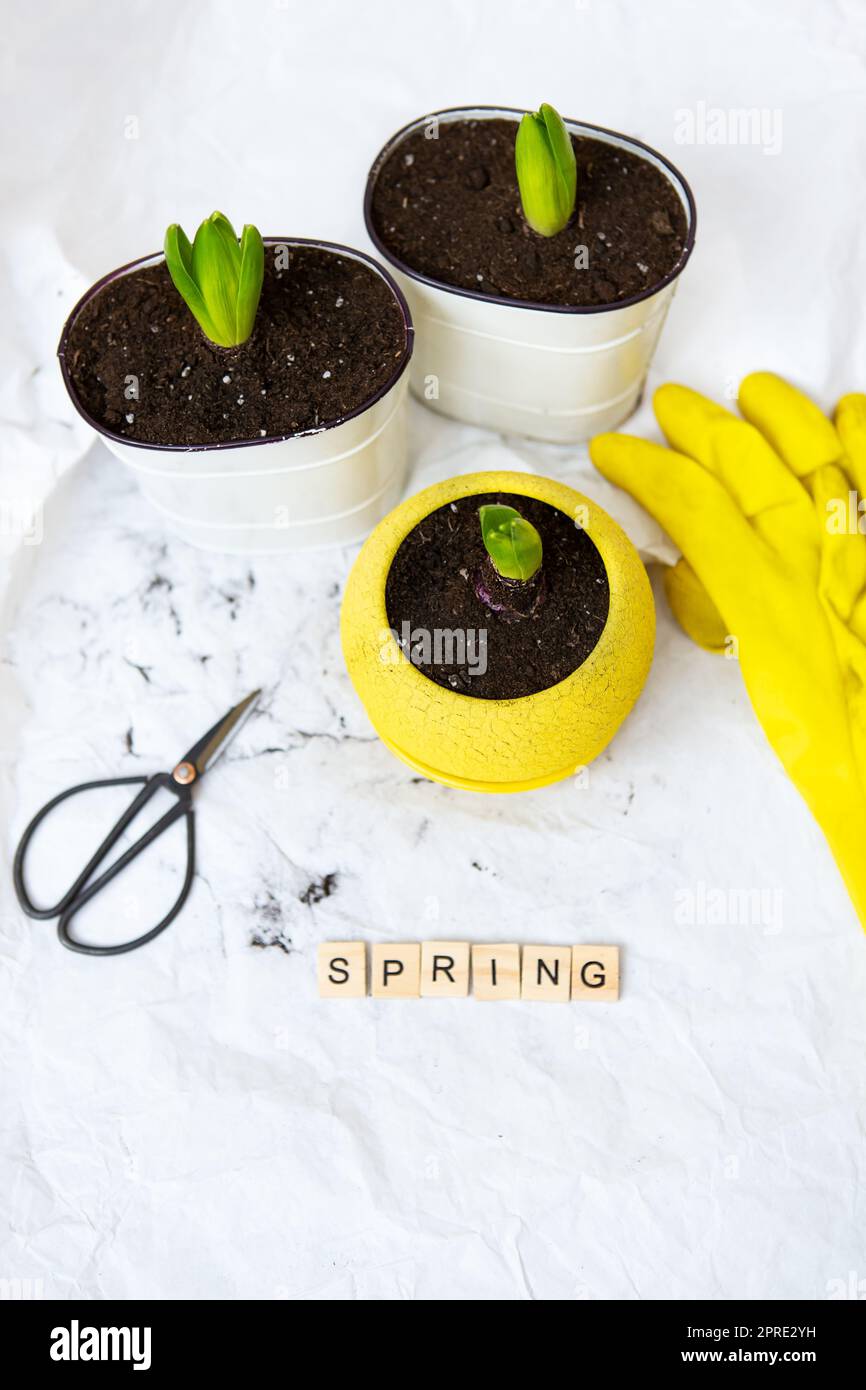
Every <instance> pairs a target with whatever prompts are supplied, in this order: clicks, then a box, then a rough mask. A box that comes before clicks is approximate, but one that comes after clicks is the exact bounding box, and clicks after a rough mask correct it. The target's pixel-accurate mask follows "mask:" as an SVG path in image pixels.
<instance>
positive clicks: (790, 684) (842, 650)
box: [590, 372, 866, 927]
mask: <svg viewBox="0 0 866 1390" xmlns="http://www.w3.org/2000/svg"><path fill="white" fill-rule="evenodd" d="M654 406H655V412H656V416H657V418H658V422H659V424H660V425H661V428H662V431H663V433H664V435H665V437H666V439H667V440H668V442H669V444H670V445H671V447H670V448H669V449H666V448H664V447H663V446H662V445H660V444H651V443H649V442H648V441H647V440H643V439H635V438H632V437H630V436H628V435H622V434H603V435H599V436H597V437H596V438H595V439H594V440H593V441H592V443H591V445H590V453H591V456H592V460H593V462H594V464H595V466H596V467H597V468H598V469H599V471H600V472H601V473H603V474H604V476H605V478H607V479H608V480H609V481H610V482H612V483H615V484H617V485H618V486H619V487H622V488H625V490H626V491H627V492H630V493H631V495H632V496H633V497H634V498H635V499H636V500H637V501H638V502H640V503H641V504H642V506H644V507H645V508H646V510H647V511H648V512H650V513H651V515H652V516H654V517H655V518H656V520H657V521H658V522H659V523H660V524H661V525H662V526H663V527H664V529H665V530H666V531H667V532H668V534H669V535H670V537H671V539H672V540H673V541H674V543H675V544H676V545H677V546H678V547H679V549H680V550H681V551H682V554H683V559H682V560H680V561H679V563H678V564H677V565H676V566H674V567H673V569H671V570H668V571H667V572H666V580H665V588H666V591H667V594H668V598H669V601H670V604H671V607H672V609H673V611H674V614H675V616H676V617H677V619H678V620H679V622H680V623H681V625H682V627H683V628H684V629H685V631H686V632H687V633H688V634H689V636H690V637H692V638H693V639H694V640H695V641H696V642H699V643H700V644H701V645H702V646H706V647H708V648H709V649H711V650H721V649H722V648H724V647H725V645H726V644H727V643H728V642H729V641H730V639H731V638H735V639H736V641H737V647H738V654H739V659H740V665H741V667H742V671H743V677H744V679H745V682H746V689H747V690H748V693H749V698H750V699H751V702H752V706H753V708H754V710H755V713H756V714H757V716H758V719H759V720H760V722H761V725H762V727H763V729H764V732H765V734H766V735H767V738H768V739H769V741H770V743H771V744H772V746H773V748H774V749H775V751H776V753H777V754H778V756H779V758H780V759H781V761H782V764H783V766H784V767H785V769H786V771H787V772H788V774H789V776H790V777H791V779H792V780H793V782H794V783H795V785H796V786H797V788H798V789H799V791H800V793H801V794H802V796H803V797H804V798H805V800H806V802H807V803H808V805H809V807H810V808H811V811H812V813H813V815H814V816H815V819H816V820H817V821H818V823H819V825H820V826H821V828H822V830H823V831H824V834H825V835H826V837H827V841H828V844H829V846H830V849H831V850H832V852H833V855H834V857H835V859H836V862H837V864H838V866H839V869H840V870H841V872H842V876H843V878H844V879H845V883H846V885H847V887H848V891H849V893H850V895H851V898H852V901H853V903H854V906H855V908H856V910H857V913H858V915H859V917H860V921H861V923H862V924H863V926H864V927H866V693H864V692H866V535H864V534H861V532H860V529H859V525H858V520H862V525H863V528H864V530H866V515H864V514H861V513H860V512H859V511H858V496H859V497H864V498H866V396H862V395H852V396H846V397H844V398H843V399H842V400H841V401H840V403H839V405H838V407H837V411H836V418H835V428H834V426H833V425H832V424H831V423H830V421H829V420H828V419H827V418H826V416H824V415H823V414H822V412H821V411H820V410H819V409H818V407H817V406H816V405H815V404H814V402H812V401H810V400H809V399H808V398H807V397H806V396H804V395H802V394H801V393H800V392H799V391H797V390H795V389H794V387H792V386H790V385H789V384H788V383H787V382H785V381H783V380H782V379H781V378H780V377H777V376H774V375H772V374H771V373H769V372H756V373H755V374H754V375H752V376H749V377H746V379H745V381H744V382H743V383H742V385H741V387H740V396H739V406H740V410H741V412H742V414H743V416H745V419H739V418H738V417H737V416H735V415H733V414H732V413H731V412H730V411H728V410H725V409H723V408H722V407H721V406H718V405H715V404H714V403H713V402H712V401H709V400H707V399H705V397H703V396H700V395H698V394H697V392H695V391H690V390H688V389H687V388H686V387H684V386H662V387H661V388H660V389H659V390H658V391H657V392H656V395H655V400H654ZM852 494H853V496H852Z"/></svg>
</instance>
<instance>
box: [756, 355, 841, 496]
mask: <svg viewBox="0 0 866 1390" xmlns="http://www.w3.org/2000/svg"><path fill="white" fill-rule="evenodd" d="M738 404H739V407H740V410H741V412H742V414H743V415H744V416H745V418H746V419H747V420H748V421H749V422H750V423H751V424H753V425H756V426H757V428H758V429H759V430H760V431H761V433H762V434H763V435H764V436H765V438H766V439H768V440H769V441H770V443H771V444H772V446H773V448H774V449H775V450H776V453H777V454H778V455H779V457H780V458H781V459H783V460H784V462H785V463H786V464H787V466H788V467H789V468H790V470H791V472H792V473H794V474H795V475H796V476H797V477H798V478H807V477H808V476H809V474H810V473H813V472H814V471H815V469H816V468H822V467H823V466H824V465H825V464H828V463H839V462H840V459H841V454H842V446H841V443H840V441H839V436H838V435H837V433H836V431H835V429H834V428H833V426H832V424H831V423H830V421H829V420H828V419H827V417H826V415H825V414H824V412H823V411H822V410H820V409H819V408H818V406H817V405H816V404H815V402H814V401H812V400H810V399H809V397H808V396H805V395H804V394H803V392H802V391H798V390H797V388H796V387H795V386H792V385H791V384H790V382H788V381H784V380H783V378H782V377H780V376H776V374H775V373H774V372H752V373H751V375H750V376H747V377H745V378H744V380H743V381H742V382H741V383H740V393H739V400H738Z"/></svg>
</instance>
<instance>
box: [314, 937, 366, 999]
mask: <svg viewBox="0 0 866 1390" xmlns="http://www.w3.org/2000/svg"><path fill="white" fill-rule="evenodd" d="M318 976H319V995H320V996H321V998H322V999H361V998H363V996H364V995H365V994H366V993H367V947H366V945H365V944H364V942H363V941H322V942H321V943H320V944H319V954H318Z"/></svg>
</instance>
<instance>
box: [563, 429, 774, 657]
mask: <svg viewBox="0 0 866 1390" xmlns="http://www.w3.org/2000/svg"><path fill="white" fill-rule="evenodd" d="M589 452H590V457H591V459H592V461H593V463H594V464H595V466H596V468H597V469H598V471H599V472H600V473H601V474H602V475H603V476H604V477H605V478H607V479H608V481H609V482H611V483H615V484H616V485H617V486H618V487H622V488H624V489H625V490H626V492H629V493H631V495H632V497H634V498H635V500H636V501H637V502H640V504H641V506H643V507H645V508H646V510H647V511H648V512H649V513H650V515H651V516H653V517H655V519H656V521H658V522H659V524H660V525H661V526H663V527H664V529H665V530H666V531H667V533H668V535H669V536H670V537H671V539H672V540H673V542H674V543H675V545H677V546H678V547H679V549H680V550H681V551H682V553H683V555H684V556H685V558H686V560H687V561H688V562H689V564H690V565H691V567H692V569H693V570H694V572H695V574H696V575H697V577H698V579H699V580H700V581H701V583H702V584H703V586H704V588H705V589H706V591H707V593H708V595H709V597H710V600H711V601H712V603H713V604H714V605H715V607H716V608H717V609H718V610H719V612H720V613H721V614H722V617H723V620H724V622H725V623H726V624H727V631H728V632H734V631H736V630H737V627H738V624H739V621H740V619H739V615H740V614H741V613H742V612H743V609H744V606H745V607H746V608H750V607H751V606H752V605H753V604H756V603H758V602H760V592H761V588H762V585H764V584H765V583H766V582H767V581H769V579H770V578H771V574H770V554H769V551H768V550H767V549H766V547H765V546H764V544H763V542H762V541H761V540H760V538H759V537H758V536H757V535H756V533H755V532H754V531H753V530H752V527H751V526H750V525H749V523H748V521H747V520H746V518H745V517H744V516H743V514H742V512H741V511H740V509H739V507H737V505H736V503H735V502H734V500H733V498H732V497H731V495H730V493H728V492H727V491H726V490H725V488H724V487H723V486H722V484H721V483H720V482H719V481H718V479H717V478H714V477H713V476H712V474H711V473H709V472H707V470H706V469H705V468H702V467H701V465H700V464H699V463H696V462H695V461H694V459H691V458H687V457H686V455H685V454H679V453H676V452H675V451H674V450H672V449H666V448H664V447H663V446H662V445H661V444H651V443H650V442H649V441H648V440H646V439H635V438H632V437H631V436H630V435H625V434H600V435H596V437H595V439H593V440H592V441H591V443H590V446H589ZM746 576H748V578H746Z"/></svg>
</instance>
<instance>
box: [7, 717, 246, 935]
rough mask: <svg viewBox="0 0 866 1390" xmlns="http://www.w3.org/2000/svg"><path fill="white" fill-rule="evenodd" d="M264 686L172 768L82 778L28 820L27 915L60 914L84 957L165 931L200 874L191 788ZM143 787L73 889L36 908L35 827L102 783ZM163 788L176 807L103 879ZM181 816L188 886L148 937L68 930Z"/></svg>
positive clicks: (64, 931) (15, 873) (61, 927)
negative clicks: (32, 882) (94, 941)
mask: <svg viewBox="0 0 866 1390" xmlns="http://www.w3.org/2000/svg"><path fill="white" fill-rule="evenodd" d="M261 693H262V692H261V691H260V690H254V691H253V693H252V695H248V696H247V698H246V699H245V700H241V702H240V704H239V705H235V706H234V708H233V709H230V710H229V712H228V714H225V715H223V717H222V719H220V720H218V721H217V723H216V724H214V726H213V728H212V729H208V731H207V733H206V734H205V735H204V736H203V737H202V738H200V739H199V741H198V743H194V744H193V746H192V748H190V750H189V752H188V753H184V755H183V757H182V758H181V760H180V762H179V763H177V765H176V766H175V768H174V770H173V771H172V772H157V773H156V774H155V775H154V776H153V777H109V778H104V779H102V780H101V781H97V782H81V783H80V784H79V785H78V786H77V787H69V789H68V790H67V791H65V792H61V793H60V795H59V796H55V797H54V798H53V800H51V801H49V802H47V803H46V805H44V806H43V807H42V810H41V811H38V812H37V813H36V815H35V816H34V817H33V819H32V821H31V822H30V824H29V825H28V827H27V829H26V830H25V831H24V834H23V835H22V836H21V840H20V843H19V845H18V848H17V850H16V851H15V861H14V863H13V866H12V877H13V880H14V883H15V892H16V895H17V897H18V901H19V903H20V904H21V906H22V908H23V909H24V911H25V912H26V913H27V915H28V917H35V918H37V919H38V920H39V921H40V922H45V921H48V920H50V919H51V918H52V917H58V918H59V919H60V920H59V921H58V923H57V935H58V937H59V938H60V940H61V941H62V942H63V945H64V946H68V947H69V950H70V951H80V952H81V954H82V955H85V956H119V955H122V954H123V952H124V951H134V950H135V949H136V947H137V946H144V945H145V944H146V943H147V942H148V941H153V939H154V937H155V936H159V934H160V932H162V931H165V929H166V927H167V926H168V925H169V924H170V923H171V922H173V921H174V919H175V917H176V916H177V914H178V913H179V912H180V910H181V908H182V907H183V905H184V903H185V902H186V900H187V898H188V897H189V891H190V889H191V887H192V881H193V877H194V875H195V812H194V810H193V805H192V789H193V787H194V786H195V784H196V783H197V782H200V781H201V779H202V777H203V776H204V774H205V773H206V772H207V770H208V768H209V767H211V766H212V764H213V763H214V761H215V760H216V759H217V758H218V757H219V755H220V753H221V752H222V751H223V749H224V748H225V747H226V745H227V743H228V741H229V739H230V738H232V737H233V736H234V735H235V734H236V733H237V731H238V729H239V728H240V727H241V725H242V723H243V722H244V721H245V719H246V718H247V717H248V716H249V715H250V714H251V713H252V711H253V709H254V707H255V704H256V701H257V700H258V698H259V696H260V695H261ZM132 786H140V787H141V791H140V792H139V793H138V795H137V796H136V797H135V798H134V800H133V801H132V802H131V803H130V805H129V807H128V808H127V810H126V811H124V813H123V815H122V816H121V817H120V819H119V820H118V821H117V823H116V824H115V825H114V827H113V829H111V830H110V831H109V832H108V834H107V835H106V837H105V839H104V840H103V841H102V844H101V845H100V846H99V848H98V849H97V850H96V853H95V854H94V855H93V856H92V858H91V859H89V860H88V862H87V864H86V865H85V866H84V868H83V869H82V871H81V873H80V874H79V875H78V878H77V879H76V880H75V882H74V883H73V885H72V887H71V888H70V889H69V891H68V892H66V893H64V895H63V897H62V898H61V899H60V901H59V902H58V903H55V905H54V906H53V907H35V906H34V904H33V903H32V902H31V900H30V898H29V896H28V893H27V890H26V888H25V887H24V858H25V855H26V853H27V847H28V845H29V844H30V841H31V839H32V838H33V832H34V831H35V830H36V828H37V826H39V825H40V824H41V822H42V821H43V820H44V819H45V817H46V816H47V815H48V814H49V812H50V811H53V810H54V808H55V806H59V805H60V803H61V802H62V801H66V800H67V798H68V797H70V796H76V795H77V794H78V792H89V791H93V790H94V789H95V788H97V787H132ZM160 791H170V792H173V793H174V795H175V797H176V798H177V800H176V803H175V805H174V806H172V807H170V809H169V810H168V811H166V812H165V815H163V816H161V817H160V819H159V820H157V821H155V822H154V823H153V825H152V826H151V827H150V829H149V830H147V831H145V833H144V834H143V835H142V836H140V838H139V839H137V840H136V841H135V843H134V844H132V845H130V847H129V849H127V850H125V851H124V853H123V854H121V855H119V856H118V858H117V859H116V860H115V861H114V863H113V864H111V865H110V866H109V868H107V869H106V870H105V871H104V872H103V873H101V874H100V875H99V877H98V878H93V874H94V873H95V871H96V870H97V869H98V868H99V865H100V864H101V863H102V861H103V860H104V859H105V857H106V855H108V854H109V853H110V852H111V850H112V849H113V848H114V846H115V845H116V844H117V841H118V840H119V839H120V837H121V835H122V834H123V832H124V831H125V830H126V828H127V826H129V825H130V824H131V823H132V821H134V820H135V817H136V816H137V815H138V813H139V811H140V810H141V809H142V807H144V806H146V805H147V803H148V801H150V800H151V798H152V797H154V796H156V794H157V793H158V792H160ZM181 816H186V873H185V874H184V879H183V885H182V887H181V890H180V895H179V897H178V899H177V901H176V902H175V904H174V906H173V907H172V908H171V910H170V911H169V912H167V913H166V915H165V916H164V917H163V918H162V920H161V921H160V922H157V924H156V926H155V927H151V929H150V931H148V932H145V933H144V935H143V936H137V937H136V938H135V940H134V941H125V942H122V943H121V944H120V945H119V946H87V945H85V943H84V942H83V941H76V940H75V939H74V938H73V937H72V936H70V934H69V923H70V921H71V920H72V918H73V917H74V916H75V914H76V912H78V911H79V909H80V908H82V907H84V905H85V903H88V902H90V899H91V898H93V897H95V896H96V894H97V893H98V892H100V890H101V889H103V888H104V887H105V886H106V884H108V883H110V882H111V880H112V879H113V878H115V877H116V875H117V874H119V873H120V872H121V870H122V869H125V868H126V866H127V864H130V863H131V862H132V860H133V859H135V858H137V856H138V855H139V854H141V853H142V851H143V850H145V849H147V847H148V845H151V844H153V841H154V840H156V839H158V838H159V836H160V835H162V833H163V832H164V831H166V830H168V828H169V826H170V825H174V823H175V821H177V820H180V818H181Z"/></svg>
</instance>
